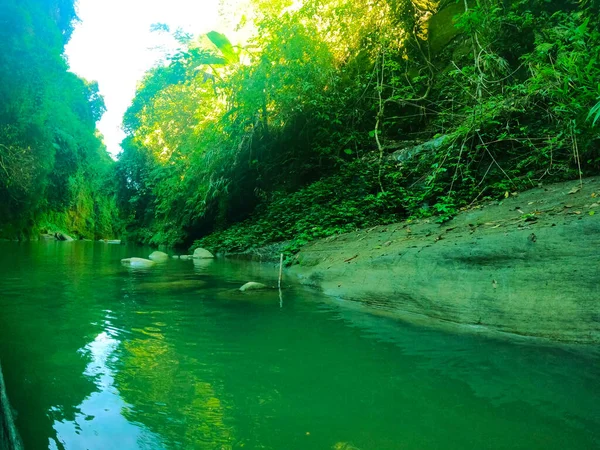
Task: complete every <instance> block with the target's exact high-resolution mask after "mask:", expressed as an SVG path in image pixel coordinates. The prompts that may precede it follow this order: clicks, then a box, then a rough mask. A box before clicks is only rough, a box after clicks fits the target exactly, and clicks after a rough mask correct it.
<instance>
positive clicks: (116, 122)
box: [66, 0, 227, 156]
mask: <svg viewBox="0 0 600 450" xmlns="http://www.w3.org/2000/svg"><path fill="white" fill-rule="evenodd" d="M218 10H219V0H101V1H99V0H79V7H78V14H79V18H80V19H81V23H80V24H78V25H77V27H76V29H75V32H74V33H73V37H72V38H71V41H70V42H69V44H68V46H67V50H66V53H67V57H68V59H69V64H70V66H71V70H72V71H73V72H75V73H76V74H78V75H79V76H82V77H83V78H86V79H88V80H96V81H98V83H99V87H100V93H101V94H102V95H103V96H104V100H105V102H106V108H107V112H106V113H105V114H104V117H103V118H102V120H101V121H100V122H99V123H98V129H99V130H100V132H101V133H102V134H103V135H104V141H105V143H106V146H107V148H108V151H109V152H110V153H111V154H112V155H113V156H116V155H117V154H118V153H119V152H120V151H121V148H120V146H119V144H120V143H121V141H122V140H123V138H124V137H125V134H124V133H123V131H122V130H121V121H122V118H123V114H124V113H125V111H126V109H127V107H128V106H129V104H130V103H131V100H132V98H133V96H134V94H135V88H136V85H137V82H138V81H139V80H140V79H141V78H142V76H143V75H144V72H146V70H148V69H149V68H151V67H152V66H153V65H154V64H155V63H156V62H157V61H158V60H159V59H160V58H161V56H162V55H163V53H162V52H161V51H159V50H152V48H153V47H157V46H159V45H163V46H164V45H170V44H172V42H171V40H170V39H169V38H168V37H167V36H165V35H164V34H163V35H161V34H158V33H151V32H150V25H152V24H153V23H157V22H160V23H166V24H167V25H169V27H170V28H171V31H174V30H175V29H177V28H182V29H183V30H184V31H187V32H190V33H193V34H194V35H198V34H202V33H207V32H209V31H211V30H217V31H221V32H225V33H226V34H227V30H224V29H223V27H222V25H221V22H220V20H219V15H218Z"/></svg>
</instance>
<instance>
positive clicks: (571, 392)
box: [0, 242, 600, 450]
mask: <svg viewBox="0 0 600 450" xmlns="http://www.w3.org/2000/svg"><path fill="white" fill-rule="evenodd" d="M150 251H151V250H150V249H144V248H139V247H126V246H118V245H106V244H101V243H91V242H71V243H66V242H40V243H24V244H18V243H0V360H1V361H2V365H3V368H4V372H5V374H4V375H5V379H6V384H7V389H8V395H9V397H10V400H11V403H12V406H13V408H14V409H15V411H16V424H17V427H18V429H19V432H20V434H21V436H22V438H23V441H24V445H25V448H26V449H32V450H35V449H47V448H50V449H63V448H64V449H77V450H79V449H98V450H107V449H119V450H128V449H242V448H243V449H278V450H279V449H281V450H288V449H289V450H291V449H324V450H325V449H338V450H350V449H360V450H367V449H370V450H386V449H398V450H409V449H443V450H445V449H527V450H531V449H544V450H550V449H594V448H600V364H599V363H600V357H599V355H598V353H597V352H596V351H595V349H592V348H589V347H588V348H577V347H557V346H550V345H541V344H539V343H535V342H534V341H532V340H527V339H498V338H493V339H492V338H488V337H485V336H483V335H481V334H475V333H462V332H461V333H449V332H446V331H443V330H439V329H434V328H427V327H418V326H415V325H410V324H407V323H403V322H401V321H396V320H392V319H390V318H386V317H382V316H379V315H377V314H367V313H365V312H364V311H361V310H360V309H357V308H356V307H348V305H346V304H345V303H344V302H342V301H337V300H335V299H329V298H325V297H323V296H321V295H319V294H318V293H316V292H311V291H307V290H305V289H303V288H301V287H300V286H295V285H294V283H293V280H291V279H290V280H286V282H285V284H286V285H288V286H289V287H288V288H287V289H285V290H284V291H283V305H282V307H280V304H279V297H278V294H277V292H276V291H272V292H271V291H269V292H262V293H260V294H256V293H255V294H247V295H244V294H241V293H238V292H235V291H234V289H235V288H237V287H239V286H241V285H242V284H243V283H245V282H246V281H250V280H253V281H263V282H268V283H269V284H275V283H276V278H277V269H276V268H273V267H267V266H260V265H256V264H241V263H231V262H221V261H202V262H196V263H194V262H192V261H179V260H171V261H169V262H167V263H166V264H164V265H162V266H160V267H154V268H152V269H150V270H145V271H144V270H138V271H135V270H132V269H130V268H127V267H123V266H121V264H120V262H119V261H120V259H121V258H124V257H127V256H141V257H146V256H147V255H148V254H149V253H150Z"/></svg>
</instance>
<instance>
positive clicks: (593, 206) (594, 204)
mask: <svg viewBox="0 0 600 450" xmlns="http://www.w3.org/2000/svg"><path fill="white" fill-rule="evenodd" d="M597 206H600V205H599V204H598V203H592V204H591V205H590V208H596V207H597Z"/></svg>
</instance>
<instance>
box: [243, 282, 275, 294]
mask: <svg viewBox="0 0 600 450" xmlns="http://www.w3.org/2000/svg"><path fill="white" fill-rule="evenodd" d="M261 289H269V287H268V286H267V285H265V284H262V283H256V282H254V281H250V282H249V283H246V284H245V285H243V286H242V287H241V288H240V291H241V292H246V291H258V290H261Z"/></svg>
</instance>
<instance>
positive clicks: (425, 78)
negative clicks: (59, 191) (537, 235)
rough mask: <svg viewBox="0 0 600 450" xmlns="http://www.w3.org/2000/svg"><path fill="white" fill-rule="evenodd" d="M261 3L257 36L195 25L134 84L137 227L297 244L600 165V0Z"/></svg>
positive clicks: (144, 231) (148, 234) (126, 194)
mask: <svg viewBox="0 0 600 450" xmlns="http://www.w3.org/2000/svg"><path fill="white" fill-rule="evenodd" d="M252 7H253V15H252V20H253V21H254V22H253V25H254V27H255V33H254V38H253V39H252V40H250V42H249V43H248V45H246V46H245V47H243V48H238V47H234V46H232V45H231V44H230V42H229V41H228V40H227V38H226V37H225V36H223V35H221V34H219V33H215V32H213V33H209V34H208V35H207V36H201V37H200V38H198V39H195V40H192V39H190V40H189V41H188V42H187V43H186V45H185V47H184V49H183V50H182V51H180V52H178V53H177V54H175V55H172V56H171V57H170V58H169V59H168V60H167V61H166V64H163V65H160V66H158V67H156V68H155V69H153V70H152V71H150V72H149V73H148V74H147V75H146V78H145V80H144V82H143V83H142V84H141V85H140V88H139V91H138V93H137V96H136V98H135V100H134V102H133V104H132V106H131V107H130V109H129V111H128V113H127V115H126V118H125V126H126V129H127V131H128V138H127V139H126V141H125V142H124V152H123V154H122V155H121V158H120V160H119V163H118V172H119V178H120V195H119V198H120V202H121V206H122V208H123V209H124V211H126V216H127V218H128V220H129V233H130V237H132V238H134V239H137V240H140V241H144V242H150V243H155V244H162V243H165V244H181V243H185V244H191V242H192V240H193V239H194V238H201V240H200V241H199V242H197V243H196V244H199V245H204V246H207V247H209V248H211V249H213V250H225V251H231V250H237V251H240V250H245V249H247V248H250V247H253V246H260V245H264V244H268V243H270V242H277V241H283V240H290V241H292V243H291V246H290V250H294V249H295V248H296V247H297V246H298V245H300V244H302V243H304V242H307V241H308V240H311V239H314V238H317V237H324V236H328V235H331V234H335V233H340V232H344V231H348V230H351V229H355V228H357V227H364V226H370V225H374V224H379V223H385V222H390V221H397V220H400V219H402V218H406V217H410V216H427V215H432V214H436V215H437V216H438V219H437V220H440V221H443V220H446V219H448V218H450V217H451V216H452V215H453V214H454V213H455V212H456V211H457V210H458V209H460V208H461V207H465V206H467V205H469V204H471V203H472V202H475V201H478V200H481V199H484V198H489V197H495V196H500V195H505V194H506V193H507V192H514V191H518V190H522V189H526V188H528V187H533V186H537V185H538V184H539V183H541V182H546V181H553V180H557V179H564V178H578V177H580V176H583V175H585V174H588V173H597V171H598V168H599V167H600V153H599V149H600V135H599V133H598V127H597V126H595V125H597V121H598V115H599V114H600V112H599V111H600V110H599V108H600V106H598V105H600V104H598V105H596V103H597V102H598V101H599V100H600V84H599V80H600V31H599V30H600V19H599V14H598V4H597V2H594V1H587V2H578V1H567V2H565V1H562V0H561V1H558V0H550V1H539V0H521V1H513V2H496V1H482V2H477V3H475V2H464V3H463V2H459V3H455V2H450V3H442V4H437V3H426V2H425V3H416V2H406V1H402V0H367V1H364V2H355V1H353V0H305V1H304V2H301V3H298V2H296V3H292V2H289V1H284V0H282V1H278V2H274V1H270V2H265V1H260V0H254V1H252ZM594 122H596V123H594Z"/></svg>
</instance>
